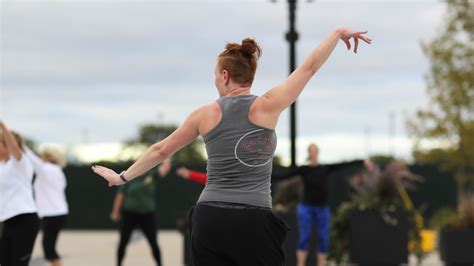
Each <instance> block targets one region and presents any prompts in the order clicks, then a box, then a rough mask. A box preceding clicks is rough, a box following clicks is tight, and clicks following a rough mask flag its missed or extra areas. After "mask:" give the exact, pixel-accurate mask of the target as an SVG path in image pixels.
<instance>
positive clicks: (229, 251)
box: [188, 204, 289, 266]
mask: <svg viewBox="0 0 474 266" xmlns="http://www.w3.org/2000/svg"><path fill="white" fill-rule="evenodd" d="M188 222H189V223H190V225H191V226H190V228H189V229H190V233H191V248H192V257H193V262H194V265H195V266H283V265H285V253H284V250H283V245H284V244H285V242H286V237H287V233H288V230H289V228H288V226H287V225H286V223H285V222H284V221H283V220H282V219H281V218H280V217H278V216H277V215H276V214H274V213H273V212H272V211H271V210H259V209H245V208H244V209H230V208H220V207H215V206H209V205H205V204H198V205H196V207H195V208H194V211H193V212H191V214H190V215H189V221H188Z"/></svg>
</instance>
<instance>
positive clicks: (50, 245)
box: [41, 215, 67, 261]
mask: <svg viewBox="0 0 474 266" xmlns="http://www.w3.org/2000/svg"><path fill="white" fill-rule="evenodd" d="M66 218H67V215H59V216H48V217H43V218H42V219H41V229H42V230H43V251H44V257H45V258H46V260H48V261H52V260H57V259H59V258H60V257H59V255H58V253H57V252H56V242H57V240H58V235H59V231H60V230H61V229H62V228H63V227H64V225H65V224H66Z"/></svg>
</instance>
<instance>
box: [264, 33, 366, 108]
mask: <svg viewBox="0 0 474 266" xmlns="http://www.w3.org/2000/svg"><path fill="white" fill-rule="evenodd" d="M366 33H367V32H366V31H355V30H352V29H348V28H336V29H334V30H333V31H332V32H331V33H330V34H329V35H328V36H327V37H326V39H324V41H323V42H322V43H320V44H319V45H318V46H317V47H316V48H315V49H314V50H313V51H312V52H311V53H310V54H309V56H308V57H307V58H306V59H305V61H304V62H303V64H302V65H300V66H299V67H298V68H297V69H296V70H295V71H293V73H291V75H290V76H289V77H288V79H287V80H285V81H284V82H283V83H282V84H280V85H278V86H276V87H274V88H272V89H271V90H269V91H268V92H267V93H265V94H264V95H263V96H262V97H261V99H262V106H264V109H265V111H266V112H269V113H272V114H275V115H277V116H278V115H279V114H280V113H281V112H282V111H283V110H284V109H285V108H287V107H288V106H290V105H291V104H292V103H293V102H294V101H296V99H297V98H298V96H299V95H300V94H301V92H302V91H303V89H304V87H305V86H306V84H307V83H308V81H309V80H310V79H311V78H312V77H313V76H314V74H315V73H316V72H317V71H318V70H319V68H321V66H322V65H323V64H324V62H326V60H327V59H328V58H329V56H330V55H331V53H332V51H333V50H334V48H335V47H336V45H337V43H338V41H339V40H342V41H344V42H345V44H346V46H347V49H348V50H350V49H351V44H350V41H349V40H350V39H351V38H353V39H354V53H357V48H358V46H359V38H360V39H361V40H363V41H364V42H366V43H368V44H370V43H371V41H372V40H371V39H369V38H367V37H366V36H364V34H366Z"/></svg>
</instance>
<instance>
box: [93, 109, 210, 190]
mask: <svg viewBox="0 0 474 266" xmlns="http://www.w3.org/2000/svg"><path fill="white" fill-rule="evenodd" d="M202 109H203V107H201V108H199V109H197V110H196V111H194V112H193V113H192V114H191V115H189V117H188V118H187V119H186V121H184V123H183V124H182V125H181V126H180V127H179V128H178V129H176V130H175V131H174V132H173V133H171V135H169V136H168V137H167V138H165V139H164V140H162V141H160V142H157V143H155V144H153V145H152V146H150V147H149V148H148V149H147V150H146V151H145V152H144V153H143V154H142V155H141V156H140V158H138V160H137V161H136V162H135V163H133V164H132V166H130V167H129V168H128V169H127V170H126V171H125V173H124V174H123V177H124V178H125V179H126V180H128V181H130V180H132V179H134V178H136V177H138V176H140V175H143V174H144V173H146V172H148V171H149V170H150V169H151V168H153V167H155V166H157V165H158V164H159V163H160V162H162V161H164V160H166V159H168V158H169V157H171V156H172V155H173V154H174V153H175V152H177V151H179V150H180V149H182V148H183V147H185V146H186V145H188V144H190V143H191V142H193V141H194V140H195V139H196V138H197V137H198V136H199V126H200V121H201V116H202ZM92 170H93V171H94V172H95V173H96V174H98V175H100V176H102V177H103V178H104V179H106V180H107V182H108V183H109V186H117V185H122V184H124V183H125V182H124V181H123V180H122V179H121V178H120V176H119V174H118V173H116V172H115V171H113V170H111V169H109V168H107V167H103V166H96V165H94V166H92Z"/></svg>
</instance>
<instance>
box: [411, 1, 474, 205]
mask: <svg viewBox="0 0 474 266" xmlns="http://www.w3.org/2000/svg"><path fill="white" fill-rule="evenodd" d="M446 4H447V13H446V20H445V21H446V24H445V25H443V28H442V29H441V32H440V34H438V36H437V37H435V38H434V39H433V40H431V42H429V43H425V44H423V45H422V46H423V51H424V53H425V55H426V56H427V57H428V58H429V60H430V63H431V69H430V72H429V74H428V75H427V77H426V81H427V93H428V96H429V99H430V103H429V105H428V107H426V108H424V109H419V110H418V111H417V113H416V117H414V118H412V119H411V120H410V121H409V122H408V128H409V131H410V133H411V134H412V136H414V137H415V138H416V139H417V143H416V144H415V147H414V157H415V159H416V160H417V161H418V162H422V163H423V162H426V163H434V164H438V165H439V166H440V168H441V169H444V170H450V171H453V172H454V175H455V180H456V183H457V186H458V193H459V196H462V194H463V191H464V190H465V189H466V187H467V185H472V184H474V174H473V173H474V2H472V1H470V0H447V1H446ZM422 140H427V141H435V142H437V143H441V144H443V145H441V146H440V147H439V148H436V149H432V150H426V149H423V148H422V146H421V145H420V143H421V141H422Z"/></svg>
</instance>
